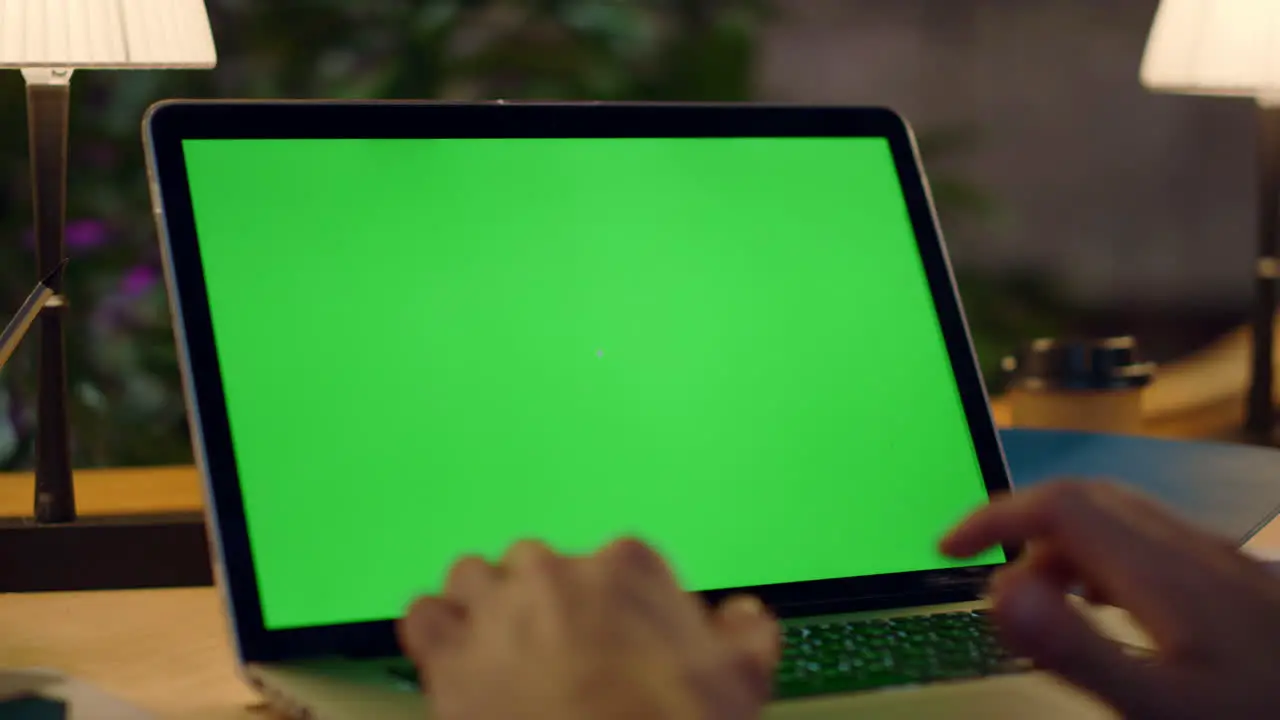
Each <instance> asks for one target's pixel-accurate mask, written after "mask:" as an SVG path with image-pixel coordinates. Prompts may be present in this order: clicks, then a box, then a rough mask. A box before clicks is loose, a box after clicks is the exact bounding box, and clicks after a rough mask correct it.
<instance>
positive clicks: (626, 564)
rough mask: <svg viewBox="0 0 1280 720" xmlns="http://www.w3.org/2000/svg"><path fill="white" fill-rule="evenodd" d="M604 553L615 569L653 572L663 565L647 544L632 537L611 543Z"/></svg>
mask: <svg viewBox="0 0 1280 720" xmlns="http://www.w3.org/2000/svg"><path fill="white" fill-rule="evenodd" d="M605 552H606V555H607V556H608V558H609V559H610V560H611V561H612V562H611V564H612V565H613V566H615V567H617V568H628V569H643V570H655V569H660V568H661V567H662V565H663V561H662V558H661V557H660V556H659V555H658V553H657V552H656V551H655V550H654V549H653V548H652V547H650V546H649V545H648V543H646V542H644V541H643V540H640V539H638V538H634V537H624V538H620V539H618V540H615V541H613V542H612V543H610V545H609V547H608V548H606V550H605Z"/></svg>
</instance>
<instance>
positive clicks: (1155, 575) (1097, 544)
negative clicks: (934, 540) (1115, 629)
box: [941, 482, 1204, 643]
mask: <svg viewBox="0 0 1280 720" xmlns="http://www.w3.org/2000/svg"><path fill="white" fill-rule="evenodd" d="M1187 532H1190V530H1189V527H1188V526H1186V525H1185V524H1184V523H1182V522H1181V521H1178V520H1177V519H1176V518H1173V517H1172V516H1171V515H1169V514H1167V513H1164V512H1162V511H1160V510H1159V509H1158V508H1156V507H1155V506H1153V505H1151V504H1150V503H1147V502H1145V501H1142V500H1141V499H1140V498H1135V496H1134V494H1133V493H1131V492H1128V491H1125V490H1122V489H1120V488H1117V487H1114V486H1108V485H1102V484H1098V483H1087V482H1077V483H1054V484H1052V485H1048V486H1043V487H1037V488H1033V489H1032V490H1030V491H1027V492H1025V493H1018V494H1015V495H1013V496H1011V497H1006V498H1003V499H1001V500H999V501H996V502H994V503H992V504H991V505H989V506H987V507H986V508H984V509H982V510H979V511H978V512H977V513H975V514H974V515H972V516H970V518H969V519H968V520H966V521H964V522H963V523H961V524H960V525H959V526H958V527H957V528H956V529H955V530H953V531H952V532H951V533H950V534H949V535H948V536H947V537H946V538H945V539H944V540H943V541H942V546H941V547H942V550H943V552H944V553H947V554H948V555H952V556H960V557H964V556H970V555H973V554H975V553H977V552H980V551H981V550H983V549H985V548H988V547H991V546H993V545H998V544H1005V545H1020V544H1023V543H1027V542H1029V541H1040V542H1043V543H1045V544H1047V545H1050V546H1052V548H1053V550H1054V551H1055V552H1056V553H1057V554H1058V555H1059V556H1060V557H1061V558H1062V560H1063V561H1065V562H1066V563H1067V564H1069V566H1070V567H1071V568H1072V569H1073V571H1074V572H1075V573H1077V574H1078V577H1079V579H1080V580H1082V581H1084V582H1085V583H1086V584H1087V585H1089V586H1091V587H1093V588H1095V589H1096V590H1097V591H1099V592H1102V593H1104V594H1105V595H1106V596H1107V597H1108V599H1110V600H1112V601H1113V602H1115V603H1116V604H1117V605H1120V606H1123V607H1124V608H1126V609H1128V610H1129V611H1130V612H1132V613H1133V615H1134V616H1135V617H1137V619H1138V620H1139V621H1140V622H1142V623H1143V624H1144V625H1146V626H1148V629H1149V630H1150V631H1151V632H1152V634H1153V635H1156V636H1158V638H1157V639H1158V640H1161V641H1166V640H1167V641H1169V642H1175V641H1176V642H1178V643H1182V642H1183V641H1184V640H1185V639H1186V638H1185V635H1186V634H1187V633H1188V632H1191V631H1192V630H1190V629H1189V628H1188V627H1187V625H1188V623H1187V622H1186V621H1185V619H1186V618H1187V617H1188V616H1194V615H1195V614H1197V613H1198V612H1200V611H1201V609H1198V608H1199V606H1200V605H1203V604H1204V603H1203V600H1204V599H1203V598H1199V597H1198V596H1199V595H1202V594H1203V593H1204V588H1200V587H1197V586H1196V584H1195V582H1194V579H1195V574H1194V573H1191V574H1190V576H1188V574H1187V573H1186V569H1185V565H1186V564H1187V562H1188V560H1189V559H1191V558H1194V557H1196V553H1197V552H1198V548H1197V546H1195V545H1194V544H1193V545H1192V546H1190V547H1181V543H1182V541H1181V540H1179V539H1178V538H1179V536H1180V533H1187Z"/></svg>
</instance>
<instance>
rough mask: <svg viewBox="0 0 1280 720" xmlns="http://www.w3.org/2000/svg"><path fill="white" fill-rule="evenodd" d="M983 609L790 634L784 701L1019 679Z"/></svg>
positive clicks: (779, 690)
mask: <svg viewBox="0 0 1280 720" xmlns="http://www.w3.org/2000/svg"><path fill="white" fill-rule="evenodd" d="M1027 669H1029V664H1028V663H1026V662H1025V661H1022V660H1020V659H1018V658H1016V657H1014V656H1013V655H1011V654H1010V653H1009V652H1008V651H1007V650H1005V649H1004V646H1002V645H1001V644H1000V641H999V640H998V639H997V638H996V636H995V632H994V628H993V627H992V625H991V623H990V619H989V616H988V614H987V611H985V610H977V611H973V612H952V613H938V614H933V615H911V616H905V617H895V618H876V619H867V620H852V621H845V622H832V623H824V624H815V625H806V626H802V627H788V628H787V629H786V633H785V635H784V645H783V651H782V663H781V665H780V666H779V668H778V674H777V681H776V688H775V693H776V695H777V697H779V698H795V697H806V696H810V695H825V694H828V693H841V692H854V691H858V690H873V689H877V688H885V687H893V686H899V685H916V684H921V683H931V682H941V681H944V680H960V679H965V678H976V677H984V676H987V675H1001V674H1006V673H1011V672H1020V671H1023V670H1027Z"/></svg>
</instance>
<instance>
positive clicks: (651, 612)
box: [399, 540, 780, 720]
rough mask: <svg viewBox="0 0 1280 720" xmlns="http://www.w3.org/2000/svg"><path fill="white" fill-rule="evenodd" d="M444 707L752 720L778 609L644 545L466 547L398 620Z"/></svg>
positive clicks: (466, 719) (484, 717) (451, 711)
mask: <svg viewBox="0 0 1280 720" xmlns="http://www.w3.org/2000/svg"><path fill="white" fill-rule="evenodd" d="M399 631H400V640H401V644H402V645H403V647H404V649H405V652H406V653H407V654H408V655H409V657H410V658H411V659H412V660H413V661H414V662H415V663H416V664H417V667H418V669H419V673H420V674H421V679H422V683H423V687H424V688H429V689H428V695H429V696H430V697H431V701H432V704H433V706H434V708H435V712H436V713H437V715H438V716H439V717H441V718H443V719H444V720H489V719H490V718H503V719H504V720H505V719H507V718H511V719H517V718H537V719H539V720H542V719H543V718H556V719H557V720H588V719H595V718H611V719H617V720H627V719H628V718H637V719H640V718H644V719H646V720H651V719H652V718H663V720H703V719H709V718H714V719H716V720H742V719H746V718H754V717H756V716H757V715H758V714H759V711H760V709H761V707H762V706H763V704H764V703H765V701H766V700H768V698H769V695H770V692H771V690H772V675H773V669H774V666H775V664H776V663H777V658H778V653H779V642H780V641H779V634H778V628H777V624H776V622H774V620H773V618H772V617H770V616H769V615H768V613H767V612H766V611H765V610H764V608H763V607H762V606H761V605H760V604H759V603H758V602H756V601H754V600H753V599H750V598H736V599H734V600H731V601H729V602H726V603H725V604H724V605H722V606H721V607H719V608H718V609H716V610H714V611H712V610H709V609H708V608H707V607H706V606H705V605H704V604H703V603H702V602H701V601H700V600H699V599H698V598H696V597H694V596H692V595H688V594H686V593H684V592H683V591H681V590H680V588H679V586H678V585H677V583H676V580H675V578H674V577H673V576H672V573H671V570H670V569H669V568H668V566H667V564H666V563H665V562H664V561H663V560H662V558H661V557H659V556H658V555H657V553H655V552H654V551H653V550H652V549H650V548H649V547H648V546H646V545H644V544H642V543H640V542H637V541H631V540H624V541H619V542H616V543H613V544H611V545H609V546H607V547H605V548H604V549H603V550H601V551H600V552H598V553H596V554H595V555H592V556H589V557H582V558H567V557H562V556H559V555H557V554H555V553H553V552H552V551H551V550H550V549H548V548H547V547H546V546H545V545H542V544H540V543H536V542H521V543H517V544H516V545H514V546H513V547H512V548H511V549H510V550H509V551H508V553H507V555H506V556H505V557H504V558H503V559H502V561H501V562H500V563H498V564H497V565H492V564H490V563H488V562H485V561H484V560H481V559H479V558H466V559H463V560H461V561H459V562H458V563H457V564H456V565H455V566H454V567H453V569H452V571H451V572H450V573H449V577H448V580H447V581H446V587H445V590H444V593H443V595H442V596H441V597H428V598H423V599H421V600H419V601H418V602H417V603H415V604H414V606H413V607H412V608H411V610H410V611H409V614H408V616H407V617H406V618H405V620H404V621H402V622H401V624H400V626H399Z"/></svg>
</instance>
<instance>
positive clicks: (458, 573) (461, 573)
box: [444, 555, 488, 588]
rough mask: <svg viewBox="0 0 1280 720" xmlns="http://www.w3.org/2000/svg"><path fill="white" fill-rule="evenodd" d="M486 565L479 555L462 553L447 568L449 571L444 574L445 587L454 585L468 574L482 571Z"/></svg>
mask: <svg viewBox="0 0 1280 720" xmlns="http://www.w3.org/2000/svg"><path fill="white" fill-rule="evenodd" d="M487 566H488V563H487V562H486V561H485V560H484V558H482V557H480V556H479V555H464V556H462V557H460V558H458V559H457V561H455V562H454V563H453V565H452V566H451V567H450V568H449V572H448V574H447V575H446V576H445V581H444V584H445V587H446V588H452V587H456V586H457V585H458V583H459V582H462V581H463V580H464V579H465V578H466V577H467V576H468V575H472V574H474V573H476V572H477V571H483V570H484V569H485V568H486V567H487Z"/></svg>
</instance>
